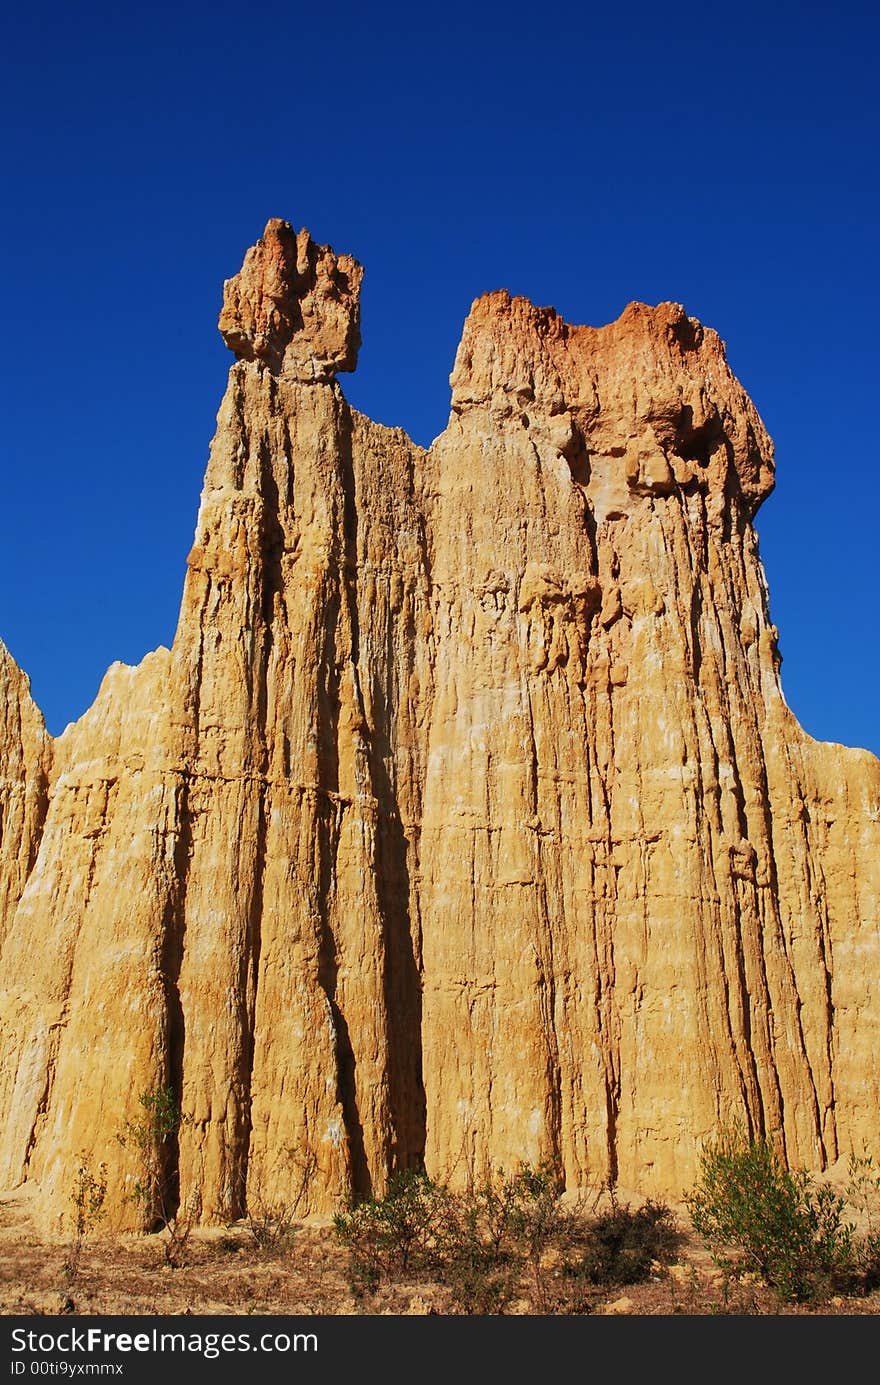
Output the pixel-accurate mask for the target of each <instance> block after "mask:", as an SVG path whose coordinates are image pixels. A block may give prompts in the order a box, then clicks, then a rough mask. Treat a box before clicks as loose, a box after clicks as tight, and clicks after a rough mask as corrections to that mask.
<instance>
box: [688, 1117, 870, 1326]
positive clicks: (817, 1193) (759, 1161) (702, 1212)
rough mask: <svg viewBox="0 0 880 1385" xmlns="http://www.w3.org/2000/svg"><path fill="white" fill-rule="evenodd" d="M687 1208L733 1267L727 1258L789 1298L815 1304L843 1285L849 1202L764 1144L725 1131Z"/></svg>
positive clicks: (710, 1149) (706, 1153)
mask: <svg viewBox="0 0 880 1385" xmlns="http://www.w3.org/2000/svg"><path fill="white" fill-rule="evenodd" d="M687 1204H688V1208H689V1211H690V1214H691V1219H692V1221H693V1225H694V1229H695V1231H697V1233H698V1234H699V1235H701V1236H703V1237H705V1239H706V1241H707V1242H708V1243H709V1244H710V1246H712V1247H713V1249H714V1250H715V1254H716V1259H717V1260H718V1261H719V1263H720V1264H722V1265H724V1264H726V1265H727V1266H728V1267H731V1265H732V1264H733V1263H735V1262H732V1261H731V1259H730V1257H729V1255H727V1254H726V1252H727V1251H729V1250H733V1251H734V1254H735V1257H736V1261H738V1262H739V1263H740V1264H743V1263H744V1264H745V1266H746V1267H747V1268H748V1269H751V1270H753V1271H756V1272H757V1273H758V1274H759V1275H760V1276H761V1277H762V1278H763V1279H764V1280H765V1281H766V1282H767V1283H768V1284H771V1285H772V1286H773V1287H774V1288H775V1289H776V1290H777V1291H778V1292H779V1294H780V1295H781V1296H782V1298H784V1299H789V1300H797V1299H816V1298H821V1297H822V1296H823V1295H825V1294H827V1293H828V1292H829V1290H830V1289H831V1288H832V1287H833V1286H835V1285H837V1284H839V1283H841V1282H843V1281H845V1280H846V1278H847V1276H848V1275H849V1273H850V1271H851V1268H852V1263H853V1239H852V1236H853V1227H852V1226H851V1225H850V1224H849V1223H848V1222H846V1221H845V1220H844V1214H845V1211H846V1202H845V1200H844V1199H843V1197H841V1196H840V1194H839V1193H836V1192H835V1191H834V1190H833V1189H832V1188H830V1187H828V1186H827V1185H820V1186H816V1185H815V1184H814V1183H813V1180H812V1179H811V1177H810V1175H809V1174H808V1173H807V1172H806V1171H803V1170H790V1169H787V1168H786V1167H785V1166H784V1164H783V1163H782V1160H781V1159H780V1157H779V1155H778V1154H777V1153H776V1151H775V1150H774V1149H773V1147H772V1145H770V1144H769V1143H768V1142H767V1141H766V1140H751V1141H750V1140H748V1139H746V1137H745V1136H744V1134H743V1133H742V1132H741V1131H739V1130H733V1131H728V1132H723V1133H722V1134H721V1136H720V1137H719V1138H718V1139H717V1140H715V1141H714V1142H711V1143H710V1144H708V1145H707V1146H706V1147H705V1148H704V1150H703V1152H702V1154H701V1157H700V1171H699V1178H698V1181H697V1184H696V1187H695V1188H694V1189H693V1190H692V1192H691V1193H690V1194H689V1195H688V1197H687Z"/></svg>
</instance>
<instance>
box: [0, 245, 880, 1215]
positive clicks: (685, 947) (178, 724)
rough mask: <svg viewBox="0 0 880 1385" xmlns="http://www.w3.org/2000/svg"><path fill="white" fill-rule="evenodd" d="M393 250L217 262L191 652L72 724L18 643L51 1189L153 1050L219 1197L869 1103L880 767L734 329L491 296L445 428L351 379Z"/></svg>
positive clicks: (18, 1127)
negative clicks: (766, 505)
mask: <svg viewBox="0 0 880 1385" xmlns="http://www.w3.org/2000/svg"><path fill="white" fill-rule="evenodd" d="M360 280H361V269H360V266H359V265H357V263H356V262H355V261H353V260H352V259H350V258H348V257H345V256H337V255H335V254H334V253H333V251H331V250H330V249H328V248H325V247H318V246H316V245H314V243H313V242H312V241H311V239H310V238H309V236H308V233H307V232H305V231H303V232H300V234H299V235H298V236H297V235H295V234H294V232H293V230H292V229H291V228H290V227H289V226H288V225H287V223H285V222H281V221H271V222H269V224H268V226H267V228H266V232H265V234H264V236H263V239H262V240H261V241H260V242H259V244H258V245H257V246H256V247H254V248H253V249H252V250H250V251H249V252H248V255H247V257H246V259H245V263H244V267H243V269H242V271H241V273H240V274H239V275H238V276H237V277H236V278H235V279H232V280H230V281H229V282H228V283H227V284H226V287H225V294H224V304H223V311H222V314H221V318H220V327H221V331H222V333H223V336H224V339H225V341H226V342H227V344H228V345H229V346H230V347H231V349H232V350H233V352H234V353H235V355H236V356H237V357H238V359H237V360H236V362H235V364H234V365H233V366H232V369H231V371H230V377H229V386H228V389H227V391H226V395H225V397H224V400H223V402H222V404H221V407H220V413H219V416H218V422H217V432H216V435H215V438H214V441H213V445H212V448H211V456H210V461H209V464H208V470H207V475H206V478H205V485H204V490H203V493H202V501H201V507H200V510H199V516H198V522H197V526H196V534H195V542H194V545H193V548H192V551H191V553H190V555H189V559H188V575H187V578H186V583H185V586H184V592H183V600H182V606H181V613H180V621H179V625H178V628H177V633H176V636H175V639H174V642H173V646H172V648H171V650H170V651H169V650H166V649H159V650H157V651H156V652H155V653H153V654H150V655H148V656H147V657H146V658H145V659H144V661H143V663H142V664H141V665H140V666H139V667H138V668H135V669H132V668H127V667H124V666H123V665H120V664H116V665H114V666H113V667H112V668H111V669H110V671H109V672H108V674H107V676H106V678H105V680H104V683H103V685H102V687H101V689H100V692H99V694H98V697H97V699H96V701H95V704H94V706H93V707H92V708H91V709H90V710H89V711H88V712H87V713H86V714H85V715H84V716H83V717H82V718H81V720H80V721H79V722H78V723H76V724H75V725H73V726H70V727H68V729H67V730H66V731H65V733H64V735H62V736H61V737H60V738H59V739H58V740H57V741H56V743H55V744H54V747H51V748H50V745H49V741H48V738H47V736H46V734H45V731H44V730H43V727H42V723H41V720H40V717H39V713H38V712H37V711H36V709H35V708H34V706H33V704H32V702H31V701H30V697H29V694H28V691H27V684H26V680H25V679H24V677H23V675H22V674H21V673H19V671H18V670H17V669H16V668H15V667H14V665H13V664H12V663H11V661H10V660H9V659H8V657H7V656H6V655H5V653H3V655H2V657H0V680H2V687H3V696H4V711H3V717H2V719H0V756H2V759H0V767H2V778H0V791H2V796H0V825H2V841H0V849H2V862H0V927H2V929H3V932H4V933H5V942H4V944H3V950H2V954H0V1106H2V1110H3V1115H4V1119H3V1128H2V1134H0V1184H16V1183H20V1182H22V1181H25V1180H27V1181H30V1182H33V1183H34V1184H35V1185H36V1187H37V1189H38V1190H39V1193H38V1195H39V1205H40V1207H41V1208H42V1209H43V1212H44V1214H45V1215H46V1216H47V1217H60V1216H63V1215H64V1213H65V1211H66V1210H67V1209H68V1207H69V1192H70V1186H71V1182H72V1177H73V1172H74V1169H75V1167H76V1161H77V1160H78V1159H82V1158H84V1159H86V1160H87V1161H88V1162H89V1163H90V1164H91V1165H95V1164H97V1163H98V1162H100V1161H101V1160H104V1161H106V1162H107V1164H108V1165H109V1166H110V1168H111V1170H120V1171H121V1170H123V1167H124V1165H125V1157H126V1155H127V1154H128V1151H121V1150H120V1146H119V1144H118V1141H117V1139H116V1137H117V1135H118V1133H119V1131H120V1130H121V1129H122V1128H123V1125H124V1122H125V1121H126V1120H131V1119H135V1118H136V1117H137V1113H138V1109H139V1108H138V1097H139V1094H142V1093H143V1092H145V1091H155V1090H157V1089H158V1088H159V1087H166V1086H170V1087H171V1088H173V1090H174V1092H175V1093H176V1095H177V1097H178V1098H179V1101H180V1104H181V1106H182V1109H183V1111H184V1112H185V1113H186V1115H187V1120H186V1121H185V1122H184V1124H183V1125H182V1127H181V1129H180V1131H179V1135H178V1137H177V1139H176V1141H174V1142H173V1148H172V1149H171V1151H170V1158H171V1160H172V1163H173V1166H174V1167H173V1169H172V1170H171V1173H172V1175H173V1180H174V1184H175V1187H176V1188H177V1190H178V1192H177V1195H179V1197H180V1199H181V1201H182V1202H184V1203H187V1204H189V1205H192V1204H197V1205H198V1206H200V1208H201V1212H202V1215H203V1217H204V1218H205V1219H212V1218H215V1219H216V1218H220V1217H228V1216H230V1215H236V1214H239V1213H240V1212H241V1211H242V1210H243V1209H244V1207H245V1205H246V1202H247V1198H248V1196H250V1197H251V1198H252V1199H254V1198H255V1197H257V1196H259V1197H260V1198H261V1199H263V1200H264V1201H266V1200H268V1201H279V1200H282V1199H285V1198H286V1199H288V1200H289V1199H290V1198H291V1197H292V1196H293V1195H294V1194H295V1192H296V1191H297V1190H298V1189H299V1188H300V1186H301V1184H302V1183H303V1181H304V1176H305V1181H306V1182H307V1185H308V1186H307V1192H306V1197H305V1199H304V1200H303V1201H302V1203H301V1210H312V1211H326V1210H328V1209H330V1208H332V1207H335V1206H338V1205H340V1204H341V1203H342V1202H343V1201H344V1200H345V1199H346V1198H347V1197H348V1196H350V1195H352V1194H354V1195H355V1196H358V1195H362V1194H365V1193H367V1192H369V1191H370V1190H373V1191H376V1192H380V1191H382V1189H383V1188H384V1187H385V1185H386V1182H387V1178H388V1176H389V1173H390V1172H391V1171H393V1169H394V1168H395V1167H398V1166H407V1165H413V1164H417V1163H419V1162H420V1161H422V1160H424V1162H425V1164H426V1167H427V1168H428V1171H429V1172H430V1173H432V1174H435V1175H437V1176H442V1177H449V1178H451V1179H452V1180H453V1181H459V1182H461V1181H464V1180H465V1179H466V1178H468V1177H469V1176H471V1175H472V1174H473V1173H478V1174H479V1173H483V1172H485V1171H487V1170H489V1169H491V1168H497V1167H499V1166H504V1167H506V1168H512V1167H514V1166H515V1165H516V1164H517V1163H518V1162H519V1161H520V1160H525V1161H529V1162H537V1161H538V1160H542V1159H548V1160H550V1161H551V1162H552V1163H553V1165H554V1167H555V1169H556V1170H557V1172H558V1175H559V1177H560V1179H561V1180H564V1181H565V1183H566V1184H567V1185H568V1186H571V1187H574V1186H578V1185H582V1184H585V1183H593V1182H597V1181H599V1180H602V1179H605V1178H607V1177H611V1178H614V1179H617V1180H619V1181H620V1182H621V1183H623V1184H625V1185H627V1186H631V1187H638V1188H640V1189H641V1190H643V1191H644V1192H653V1193H662V1194H675V1193H678V1192H680V1191H681V1189H682V1188H683V1187H685V1186H686V1185H687V1184H688V1182H689V1181H690V1180H691V1178H692V1177H693V1174H694V1170H695V1166H696V1159H697V1156H698V1152H699V1147H700V1144H701V1142H702V1140H703V1139H705V1137H706V1136H707V1135H709V1134H710V1133H712V1132H713V1131H715V1130H716V1129H717V1127H718V1126H719V1125H720V1124H724V1123H728V1122H729V1121H730V1120H731V1119H733V1118H735V1117H738V1118H740V1119H742V1120H743V1121H744V1122H745V1123H746V1124H747V1125H748V1126H749V1127H750V1128H751V1129H752V1130H754V1131H757V1132H761V1133H767V1134H769V1135H770V1136H772V1138H773V1139H774V1140H776V1141H777V1142H778V1144H779V1145H780V1147H781V1148H782V1149H783V1150H784V1152H785V1153H786V1155H787V1156H788V1157H789V1158H790V1159H791V1160H792V1161H795V1162H798V1163H803V1164H807V1165H809V1166H810V1167H812V1168H824V1167H826V1166H827V1165H829V1164H831V1163H833V1162H834V1161H836V1160H837V1159H839V1158H840V1157H841V1156H842V1155H843V1154H845V1153H846V1152H847V1151H848V1150H850V1149H852V1148H859V1147H860V1145H861V1142H862V1140H863V1139H868V1140H869V1141H871V1140H875V1139H876V1131H877V1112H878V1096H880V1079H878V1072H877V1067H876V1063H875V1062H874V1061H873V1058H874V1054H875V1053H876V1051H877V1049H878V1046H880V1000H878V994H877V992H878V988H877V986H876V985H875V981H876V979H877V978H878V976H880V934H878V923H877V920H878V896H880V763H878V761H877V760H876V759H874V758H873V757H872V756H871V755H869V754H867V753H866V752H862V751H854V750H846V749H844V748H842V747H841V746H837V745H823V744H817V743H816V742H814V741H812V740H811V739H810V738H809V737H808V736H807V735H806V734H805V733H804V732H803V731H802V730H801V729H800V727H799V726H798V724H797V722H796V721H795V719H794V717H793V716H792V714H791V712H790V711H789V710H788V708H787V706H786V704H785V701H784V699H783V696H782V692H781V689H780V683H779V657H778V653H777V647H776V631H775V629H774V627H773V626H772V625H771V624H770V619H769V613H768V598H767V590H766V586H765V582H764V577H763V571H762V568H761V565H760V561H759V557H758V548H757V540H756V536H755V532H754V530H753V528H752V519H753V517H754V514H755V511H756V510H757V508H758V506H759V505H760V503H761V501H762V499H763V498H764V497H765V496H766V495H767V494H768V493H769V491H770V489H771V487H772V484H773V463H772V449H771V445H770V442H769V440H768V438H767V435H766V433H765V431H764V428H763V426H762V424H761V422H760V419H759V418H758V415H757V413H756V412H755V410H754V408H753V406H752V405H751V403H750V401H749V400H748V398H747V396H746V395H745V393H744V391H743V389H742V388H741V386H740V385H739V384H738V382H737V381H736V380H735V379H734V377H733V376H732V374H731V372H730V370H729V368H728V366H727V363H726V361H725V357H724V349H723V345H722V343H721V342H720V341H719V339H718V337H717V336H716V334H715V333H714V332H712V331H709V330H707V329H704V328H703V327H701V326H700V324H699V323H698V322H696V321H695V320H694V319H692V318H689V317H687V316H686V314H685V313H684V311H683V309H682V308H680V307H679V306H677V305H674V304H669V303H664V304H660V305H659V306H658V307H656V308H649V307H645V306H644V305H642V304H631V305H630V307H628V308H627V309H626V311H625V312H624V313H623V315H622V317H621V318H620V319H619V320H618V321H617V322H615V323H612V324H611V325H610V326H607V327H603V328H589V327H572V326H569V325H567V324H566V323H564V322H563V321H562V320H561V319H560V318H559V317H558V316H557V314H556V313H555V312H553V311H552V310H551V309H546V308H535V307H533V306H532V305H531V304H530V303H528V302H526V301H525V300H523V299H520V298H513V299H511V298H510V296H509V295H508V294H506V293H492V294H489V295H487V296H485V297H483V298H481V299H478V300H477V301H476V303H475V304H474V305H473V308H472V310H471V313H470V316H469V317H468V319H467V322H466V324H465V329H464V335H463V339H462V342H461V346H460V348H459V351H458V355H457V358H456V362H455V368H454V371H453V374H452V377H451V382H452V387H453V393H452V413H451V416H450V421H449V426H448V428H447V429H446V431H445V433H443V435H442V436H441V437H440V438H438V439H437V441H436V442H435V443H434V445H433V446H432V448H431V449H430V450H429V451H427V452H426V451H424V450H423V449H421V448H419V447H417V446H416V445H415V444H414V443H413V442H412V441H411V440H410V439H409V438H408V437H407V436H406V434H405V433H404V432H402V431H401V430H399V429H389V428H385V427H380V426H379V425H377V424H374V423H372V422H370V421H369V420H368V419H365V418H363V417H362V416H361V415H359V414H358V413H357V412H355V411H354V410H353V409H351V408H350V407H349V406H348V404H347V403H346V402H345V399H344V397H343V395H342V392H341V390H340V387H339V385H338V383H337V381H336V378H335V375H336V372H337V371H340V370H350V369H353V368H354V364H355V355H356V351H357V347H358V344H359V328H358V292H359V288H360ZM50 749H51V753H50ZM0 937H2V934H0ZM127 1173H128V1176H129V1177H130V1176H131V1175H132V1169H131V1167H128V1168H127ZM124 1194H125V1185H124V1176H123V1175H122V1173H121V1172H120V1176H119V1177H118V1178H115V1179H114V1178H111V1197H112V1206H113V1214H114V1217H115V1219H116V1221H117V1222H118V1223H124V1222H125V1221H126V1220H128V1221H131V1220H132V1218H133V1217H134V1215H135V1213H134V1212H133V1210H132V1207H131V1204H130V1202H127V1201H126V1200H125V1195H124Z"/></svg>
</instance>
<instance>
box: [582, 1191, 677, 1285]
mask: <svg viewBox="0 0 880 1385" xmlns="http://www.w3.org/2000/svg"><path fill="white" fill-rule="evenodd" d="M580 1240H581V1245H582V1249H581V1254H580V1257H579V1259H578V1260H577V1261H576V1262H575V1263H573V1264H572V1265H571V1266H570V1269H569V1273H571V1274H574V1275H577V1276H581V1277H583V1278H584V1279H587V1280H589V1282H590V1283H592V1284H602V1285H610V1284H637V1283H640V1282H641V1281H643V1280H645V1279H648V1278H649V1277H650V1275H651V1273H652V1272H653V1270H654V1269H655V1267H656V1265H657V1264H658V1263H660V1264H664V1263H666V1262H668V1261H669V1260H671V1259H672V1257H673V1255H674V1253H675V1251H676V1250H677V1248H678V1246H679V1243H680V1241H681V1233H680V1232H679V1231H678V1229H677V1227H676V1225H675V1220H674V1217H673V1215H672V1211H671V1210H670V1208H669V1207H667V1206H665V1204H663V1203H659V1202H651V1201H649V1202H646V1203H645V1204H644V1206H643V1207H638V1208H635V1209H634V1208H632V1207H628V1206H618V1205H617V1204H616V1203H612V1206H611V1208H610V1210H609V1211H607V1212H603V1213H601V1214H600V1215H598V1216H595V1217H593V1218H591V1219H590V1221H589V1222H588V1223H587V1224H586V1226H585V1228H584V1231H583V1233H582V1234H581V1237H580Z"/></svg>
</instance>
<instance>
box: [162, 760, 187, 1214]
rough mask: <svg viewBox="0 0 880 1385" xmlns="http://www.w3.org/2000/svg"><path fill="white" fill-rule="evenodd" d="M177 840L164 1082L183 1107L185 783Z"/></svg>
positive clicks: (170, 1177)
mask: <svg viewBox="0 0 880 1385" xmlns="http://www.w3.org/2000/svg"><path fill="white" fill-rule="evenodd" d="M175 826H176V837H175V842H174V856H173V879H172V882H171V888H170V890H169V891H168V896H167V899H166V903H165V916H164V918H163V920H162V958H161V966H162V982H163V986H164V990H165V1017H166V1018H165V1023H166V1040H165V1042H166V1053H165V1074H166V1076H165V1081H166V1084H167V1086H169V1087H170V1088H171V1090H172V1092H173V1093H174V1100H175V1102H176V1103H177V1105H178V1107H180V1104H181V1101H182V1099H183V1059H184V1051H185V1048H186V1020H185V1017H184V1013H183V1005H182V1004H181V999H180V968H181V965H182V963H183V950H184V945H185V934H186V888H187V880H188V877H189V863H190V859H191V857H192V846H193V842H192V818H191V816H190V811H189V784H188V781H187V780H186V779H183V780H182V781H181V783H180V784H179V785H178V787H177V789H176V792H175ZM179 1169H180V1146H179V1141H178V1134H177V1131H175V1132H174V1133H173V1135H172V1138H171V1140H170V1141H169V1143H168V1148H167V1162H166V1166H165V1169H164V1171H163V1175H164V1178H165V1183H166V1186H167V1188H168V1190H169V1192H168V1202H169V1211H171V1212H173V1211H176V1209H177V1207H178V1205H179V1202H180V1171H179Z"/></svg>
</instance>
